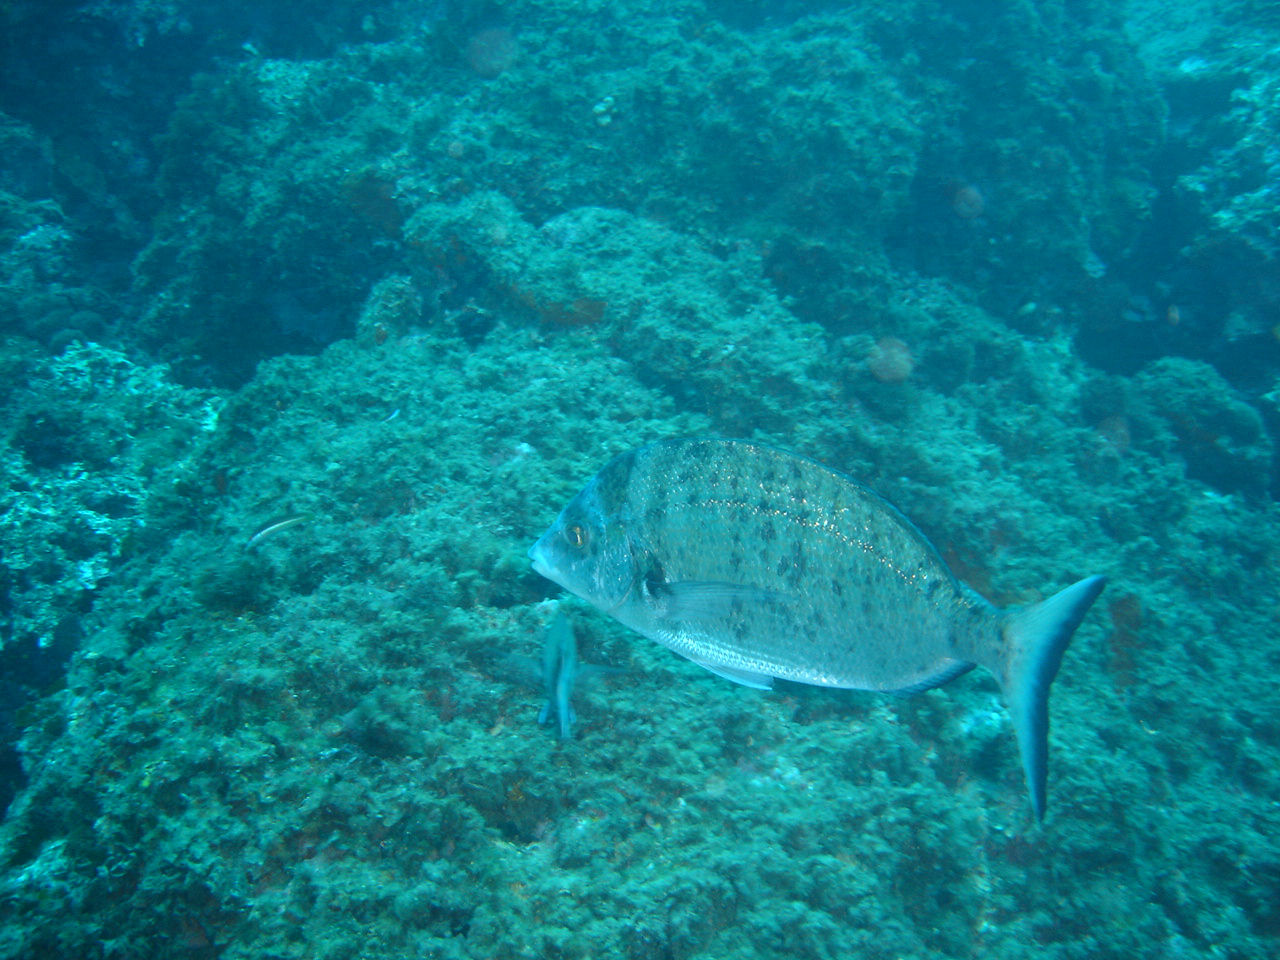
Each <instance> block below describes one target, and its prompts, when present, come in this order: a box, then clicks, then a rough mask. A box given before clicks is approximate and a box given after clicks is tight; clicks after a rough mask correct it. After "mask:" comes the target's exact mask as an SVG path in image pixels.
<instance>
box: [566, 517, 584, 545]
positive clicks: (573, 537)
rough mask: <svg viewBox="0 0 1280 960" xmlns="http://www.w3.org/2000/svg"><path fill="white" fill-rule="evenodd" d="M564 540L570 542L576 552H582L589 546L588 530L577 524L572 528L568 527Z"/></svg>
mask: <svg viewBox="0 0 1280 960" xmlns="http://www.w3.org/2000/svg"><path fill="white" fill-rule="evenodd" d="M564 538H565V539H566V540H568V541H569V546H571V547H573V548H574V549H576V550H580V549H581V548H583V547H585V546H586V545H587V531H586V528H585V527H582V526H579V525H578V524H576V523H575V524H574V525H573V526H572V527H566V528H565V531H564Z"/></svg>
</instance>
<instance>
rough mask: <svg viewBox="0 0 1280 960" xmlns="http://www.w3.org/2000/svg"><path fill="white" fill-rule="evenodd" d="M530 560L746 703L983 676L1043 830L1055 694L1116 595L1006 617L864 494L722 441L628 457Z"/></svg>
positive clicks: (895, 515)
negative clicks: (1005, 720)
mask: <svg viewBox="0 0 1280 960" xmlns="http://www.w3.org/2000/svg"><path fill="white" fill-rule="evenodd" d="M529 557H530V559H531V560H532V561H533V567H534V569H535V570H536V571H537V572H539V573H541V574H542V575H543V576H545V577H548V578H549V579H551V580H553V581H555V582H556V583H558V584H560V585H561V586H563V587H564V588H565V589H567V590H569V591H570V592H572V593H575V594H577V595H578V596H580V597H582V598H583V599H585V600H587V601H589V602H590V603H592V604H593V605H595V606H596V607H598V608H599V609H601V610H603V611H604V612H605V613H608V614H609V615H611V616H613V617H615V618H616V619H617V620H619V621H620V622H622V623H624V624H626V625H627V626H629V627H631V628H632V629H634V630H636V631H638V632H639V633H641V634H643V635H645V636H647V637H649V638H651V639H653V640H656V641H658V642H659V643H661V644H663V645H664V646H667V647H669V648H671V649H672V650H674V651H675V652H677V653H679V654H681V655H682V656H685V657H688V658H689V659H690V660H693V661H694V662H695V663H698V664H700V665H702V666H704V667H706V668H707V669H709V670H711V671H713V672H715V673H718V674H720V675H722V676H725V677H727V678H729V679H731V680H734V681H736V682H738V683H744V684H747V685H748V686H754V687H767V686H769V685H770V683H771V682H772V680H773V678H775V677H776V678H781V679H785V680H793V681H798V682H801V683H810V684H816V685H819V686H827V687H842V688H853V689H860V690H879V691H897V692H912V691H916V690H923V689H927V688H929V687H934V686H938V685H940V684H942V683H945V682H947V681H948V680H950V679H952V678H954V677H956V676H958V675H959V674H961V673H964V672H966V671H968V670H970V669H972V668H973V667H974V666H977V665H981V666H983V667H985V668H986V669H988V670H990V671H991V672H992V673H993V674H995V676H996V678H997V679H998V680H999V682H1000V685H1001V687H1002V690H1003V693H1004V696H1005V700H1006V703H1007V704H1008V706H1009V709H1010V712H1011V715H1012V717H1013V722H1014V728H1015V731H1016V733H1017V736H1018V742H1019V745H1020V748H1021V753H1022V759H1023V768H1024V772H1025V774H1026V778H1027V784H1028V789H1029V791H1030V795H1031V804H1032V808H1033V810H1034V811H1035V813H1036V815H1037V816H1043V813H1044V808H1045V781H1046V772H1047V762H1046V753H1047V734H1048V690H1049V684H1050V682H1051V681H1052V680H1053V677H1054V675H1056V673H1057V670H1058V666H1059V664H1060V663H1061V660H1062V655H1063V653H1064V652H1065V650H1066V647H1067V645H1068V643H1069V642H1070V639H1071V635H1072V633H1073V632H1074V631H1075V629H1076V627H1077V626H1078V625H1079V623H1080V621H1081V619H1083V617H1084V614H1085V612H1086V611H1087V610H1088V608H1089V605H1090V604H1091V603H1092V602H1093V601H1094V599H1095V598H1096V597H1097V595H1098V594H1099V593H1100V592H1101V590H1102V588H1103V586H1104V584H1105V581H1104V580H1103V578H1102V577H1089V578H1086V579H1084V580H1081V581H1079V582H1078V583H1076V584H1074V585H1072V586H1070V587H1067V588H1066V589H1064V590H1062V591H1061V592H1059V593H1058V594H1055V595H1054V596H1052V597H1050V598H1049V599H1048V600H1045V601H1043V602H1042V603H1039V604H1034V605H1032V606H1029V607H1022V608H1014V609H1010V610H1000V609H998V608H996V607H994V606H993V605H992V604H990V603H988V602H987V601H986V600H984V599H983V598H982V597H981V596H979V595H978V594H977V593H976V592H975V591H973V590H972V589H970V588H969V587H967V586H965V585H964V584H963V583H961V582H960V581H959V580H957V579H956V577H955V576H954V575H953V574H952V573H951V571H950V570H948V569H947V566H946V564H945V563H944V562H943V561H942V558H941V557H940V556H939V555H938V552H937V550H935V549H934V547H933V546H932V545H931V544H930V543H929V541H928V540H927V539H926V538H925V536H924V535H923V534H921V533H920V531H919V530H917V529H916V528H915V527H914V526H913V525H912V524H911V523H910V521H908V520H907V519H906V518H905V517H904V516H903V515H902V514H901V513H900V512H898V511H897V510H896V509H895V508H894V507H893V506H891V505H890V504H889V503H888V502H887V501H885V500H884V499H883V498H881V497H880V496H878V495H877V494H875V493H874V492H873V491H871V490H870V489H868V488H867V487H865V486H863V485H862V484H860V483H858V482H856V481H855V480H853V479H851V478H850V477H847V476H845V475H844V474H841V473H838V472H836V471H834V470H831V469H830V468H828V467H825V466H823V465H822V464H820V463H817V462H816V461H814V460H810V459H808V458H805V457H800V456H796V455H794V454H790V453H786V452H783V451H780V450H776V449H773V448H771V447H767V446H764V445H761V444H756V443H749V442H744V441H732V440H716V439H683V440H668V441H662V442H659V443H655V444H652V445H650V446H647V447H642V448H640V449H638V450H633V451H631V452H629V453H625V454H623V455H621V456H619V457H617V458H616V459H614V460H613V461H612V462H611V463H609V464H608V465H607V466H605V468H604V469H603V470H601V471H600V472H599V473H598V474H597V475H596V476H595V477H594V478H592V480H591V481H590V482H589V483H588V484H587V486H586V487H585V488H584V489H583V490H582V492H580V493H579V494H578V495H577V496H576V497H574V498H573V500H572V501H570V503H569V504H568V505H567V506H566V507H565V508H564V510H563V511H562V512H561V514H560V516H559V517H558V518H557V519H556V521H555V523H553V524H552V525H551V527H550V528H549V529H548V530H547V532H546V533H544V534H543V535H542V537H541V538H539V540H538V541H537V542H536V543H535V544H534V545H533V547H532V548H531V549H530V551H529Z"/></svg>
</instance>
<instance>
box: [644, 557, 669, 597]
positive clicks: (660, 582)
mask: <svg viewBox="0 0 1280 960" xmlns="http://www.w3.org/2000/svg"><path fill="white" fill-rule="evenodd" d="M644 592H645V595H646V596H649V597H661V596H667V595H669V594H670V593H671V587H670V586H669V585H668V584H667V578H666V575H665V574H664V573H663V572H662V564H661V563H659V562H658V561H657V560H654V561H653V562H652V564H650V566H649V569H648V570H647V571H646V572H645V575H644Z"/></svg>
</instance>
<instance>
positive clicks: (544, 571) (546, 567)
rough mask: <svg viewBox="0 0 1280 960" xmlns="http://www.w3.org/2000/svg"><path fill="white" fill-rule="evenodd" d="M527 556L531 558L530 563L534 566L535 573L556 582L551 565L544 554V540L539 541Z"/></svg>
mask: <svg viewBox="0 0 1280 960" xmlns="http://www.w3.org/2000/svg"><path fill="white" fill-rule="evenodd" d="M527 556H528V557H529V562H530V563H531V564H532V565H533V572H534V573H537V574H541V575H542V576H544V577H546V578H547V579H548V580H552V581H555V580H556V578H555V577H553V576H552V575H551V565H550V564H549V563H547V559H546V555H545V554H544V553H543V552H542V540H538V541H537V542H536V543H534V545H533V546H531V547H530V548H529V551H528V553H527ZM556 582H558V581H556Z"/></svg>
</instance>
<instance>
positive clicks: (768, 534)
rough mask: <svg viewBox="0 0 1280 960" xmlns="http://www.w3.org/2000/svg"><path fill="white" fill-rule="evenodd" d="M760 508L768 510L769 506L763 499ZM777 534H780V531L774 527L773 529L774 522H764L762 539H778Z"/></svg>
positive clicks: (761, 532)
mask: <svg viewBox="0 0 1280 960" xmlns="http://www.w3.org/2000/svg"><path fill="white" fill-rule="evenodd" d="M760 509H761V510H767V509H768V508H767V507H766V506H765V505H764V502H763V501H761V504H760ZM777 536H778V533H777V531H776V530H774V529H773V524H772V523H766V524H764V526H762V527H761V528H760V539H761V540H768V541H772V540H774V539H776V538H777Z"/></svg>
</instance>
